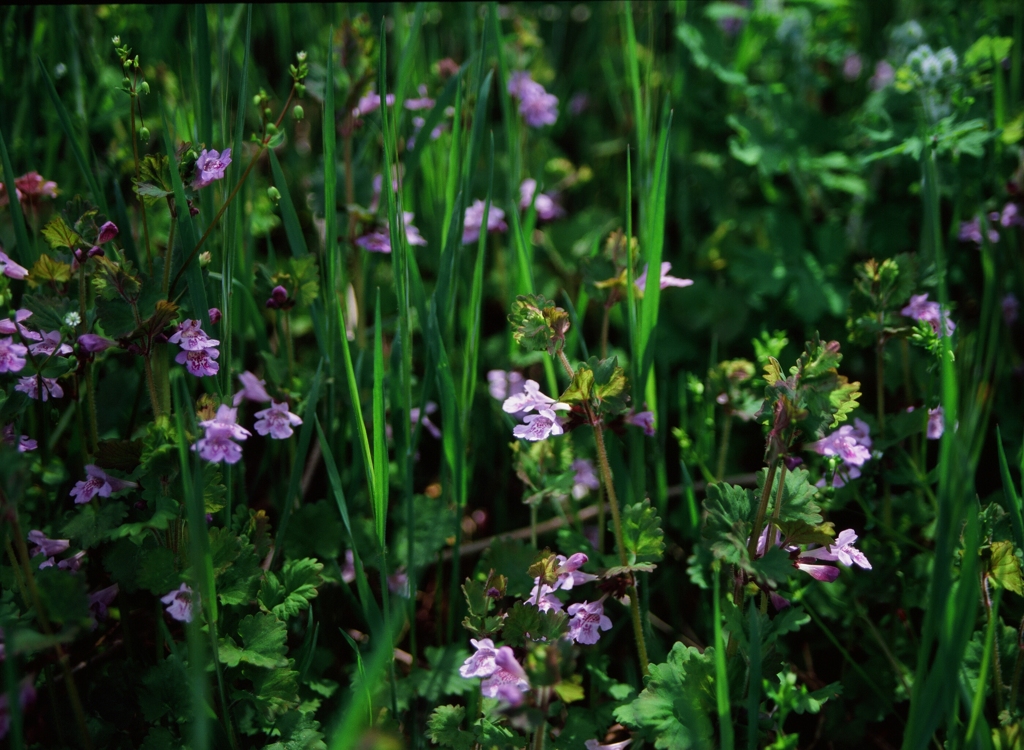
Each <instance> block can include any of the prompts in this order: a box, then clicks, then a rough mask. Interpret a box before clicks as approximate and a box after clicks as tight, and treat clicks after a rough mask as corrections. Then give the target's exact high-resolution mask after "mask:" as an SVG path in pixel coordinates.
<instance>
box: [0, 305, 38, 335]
mask: <svg viewBox="0 0 1024 750" xmlns="http://www.w3.org/2000/svg"><path fill="white" fill-rule="evenodd" d="M31 317H32V311H31V310H25V309H21V310H17V311H15V313H14V320H11V319H10V318H4V319H0V335H4V336H13V335H14V334H16V333H20V334H21V337H22V338H25V339H29V340H31V341H39V340H40V339H41V338H42V336H40V335H39V334H38V333H36V332H35V331H33V330H31V329H30V328H26V327H25V326H23V325H22V323H23V322H25V321H26V320H28V319H29V318H31Z"/></svg>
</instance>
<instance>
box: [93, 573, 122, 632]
mask: <svg viewBox="0 0 1024 750" xmlns="http://www.w3.org/2000/svg"><path fill="white" fill-rule="evenodd" d="M119 591H120V588H118V585H117V584H116V583H115V584H114V585H113V586H107V587H106V588H105V589H100V590H99V591H94V592H93V593H91V594H89V614H91V615H92V617H93V629H95V628H96V624H97V622H102V621H103V620H106V619H107V610H108V609H109V608H110V605H111V604H113V603H114V597H116V596H117V594H118V592H119Z"/></svg>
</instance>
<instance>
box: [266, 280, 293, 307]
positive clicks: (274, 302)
mask: <svg viewBox="0 0 1024 750" xmlns="http://www.w3.org/2000/svg"><path fill="white" fill-rule="evenodd" d="M287 301H288V290H287V289H285V288H284V287H283V286H281V285H280V284H278V285H277V286H275V287H274V288H273V289H272V290H271V291H270V298H269V299H268V300H267V303H266V304H267V307H272V308H275V309H279V308H281V307H282V306H283V305H284V304H285V303H286V302H287Z"/></svg>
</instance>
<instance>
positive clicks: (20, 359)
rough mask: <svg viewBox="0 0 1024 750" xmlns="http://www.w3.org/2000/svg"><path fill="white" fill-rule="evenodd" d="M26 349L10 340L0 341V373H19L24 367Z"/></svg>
mask: <svg viewBox="0 0 1024 750" xmlns="http://www.w3.org/2000/svg"><path fill="white" fill-rule="evenodd" d="M26 354H28V347H26V346H25V345H24V344H18V343H16V342H15V341H14V339H12V338H4V339H0V373H5V372H21V371H22V370H23V369H24V367H25V363H26V360H25V355H26Z"/></svg>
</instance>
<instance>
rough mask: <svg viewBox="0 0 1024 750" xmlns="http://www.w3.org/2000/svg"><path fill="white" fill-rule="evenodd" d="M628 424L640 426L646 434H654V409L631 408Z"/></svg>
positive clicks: (627, 417)
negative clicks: (635, 409)
mask: <svg viewBox="0 0 1024 750" xmlns="http://www.w3.org/2000/svg"><path fill="white" fill-rule="evenodd" d="M625 419H626V424H631V425H633V426H634V427H639V428H640V429H642V430H643V431H644V434H645V435H647V436H648V437H651V436H652V435H654V412H653V411H638V412H633V411H632V410H630V412H629V414H627V415H626V417H625Z"/></svg>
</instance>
